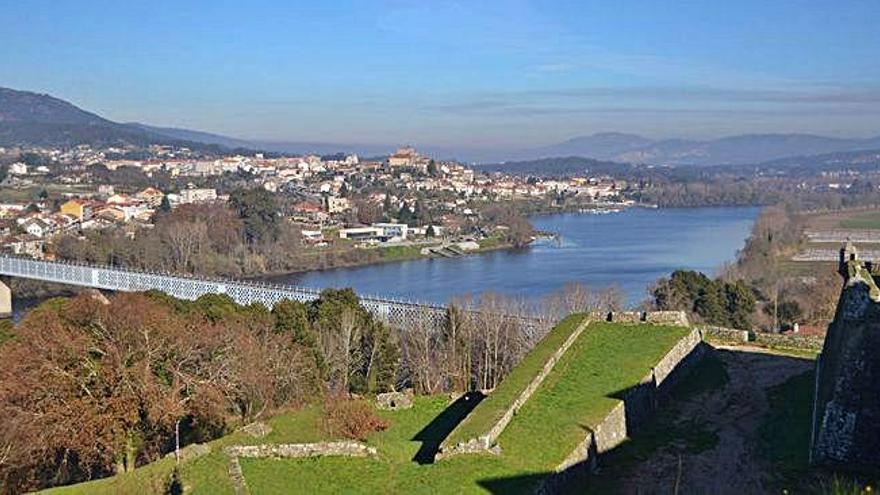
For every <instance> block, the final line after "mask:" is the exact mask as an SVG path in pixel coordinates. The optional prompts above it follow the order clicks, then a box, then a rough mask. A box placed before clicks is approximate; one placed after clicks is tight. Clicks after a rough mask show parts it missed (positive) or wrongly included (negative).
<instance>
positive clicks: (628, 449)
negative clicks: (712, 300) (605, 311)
mask: <svg viewBox="0 0 880 495" xmlns="http://www.w3.org/2000/svg"><path fill="white" fill-rule="evenodd" d="M698 352H699V354H698V355H695V356H689V357H688V359H692V358H693V361H692V366H689V367H684V368H678V369H676V370H675V371H674V372H673V373H672V375H670V376H669V377H668V378H667V380H666V381H664V382H663V384H662V385H661V386H660V387H659V389H658V390H656V391H654V390H652V388H653V387H654V384H653V383H652V382H651V383H642V384H638V385H635V386H632V387H629V388H627V389H624V390H620V391H618V392H615V393H613V394H610V397H614V398H617V399H620V400H622V401H623V402H624V405H625V406H624V407H625V409H626V415H625V419H626V434H627V435H628V436H630V438H629V439H628V440H626V441H624V442H623V443H622V444H620V445H618V446H617V447H615V448H613V449H610V450H608V451H606V452H603V453H602V454H598V455H597V450H596V446H595V436H594V444H593V445H592V446H591V448H590V451H591V452H590V453H591V455H590V460H589V461H584V462H581V463H578V464H575V465H573V466H571V467H570V468H568V469H566V470H565V471H562V472H546V473H528V474H523V475H521V476H511V477H506V478H497V479H485V480H481V481H479V485H480V486H481V487H483V488H484V489H486V490H487V491H489V492H491V493H496V494H506V493H532V492H534V491H535V490H536V489H537V488H539V487H541V488H543V489H544V490H543V491H545V492H547V493H602V494H605V493H616V492H619V491H621V488H622V487H621V484H622V482H623V481H624V480H633V478H632V476H633V475H634V471H633V469H634V468H635V467H636V466H637V465H639V463H642V462H645V461H647V460H650V459H651V458H652V457H654V456H656V455H657V454H658V453H659V452H660V451H661V449H664V448H672V449H673V450H674V451H676V452H677V453H679V454H680V455H684V456H698V455H700V454H701V453H703V452H706V451H709V450H711V449H713V448H715V447H716V446H717V445H718V443H719V437H718V435H717V430H718V428H719V427H720V425H713V424H709V423H707V422H702V421H697V420H693V419H691V420H686V419H684V418H681V417H679V410H678V404H680V403H683V402H684V401H689V400H700V397H702V396H703V394H705V393H710V392H713V391H717V390H723V389H724V388H725V387H726V386H727V384H728V382H729V381H731V380H732V379H737V378H739V377H730V376H729V375H728V371H727V369H726V367H725V364H724V360H723V359H722V357H723V356H724V355H725V354H726V353H730V352H733V351H727V350H717V349H713V348H711V347H710V346H708V345H706V344H701V348H700V350H699V351H698ZM737 352H739V351H737ZM751 356H752V359H753V360H758V361H763V360H767V362H771V361H772V362H775V363H785V362H789V361H791V362H794V361H803V360H802V359H799V358H793V357H786V356H779V355H770V354H752V355H751ZM809 378H810V377H809V374H807V377H806V378H803V377H799V376H795V377H794V378H793V379H792V381H791V383H790V384H787V385H788V387H789V388H792V387H796V388H803V387H799V386H798V384H799V383H798V382H799V381H803V380H805V379H806V380H807V381H809ZM804 394H806V395H805V396H804V397H800V395H804ZM810 394H811V390H810V389H809V388H808V387H807V388H806V389H804V390H796V391H794V395H797V396H798V399H799V400H800V403H799V405H798V406H797V407H793V408H792V409H796V411H785V412H782V411H780V412H781V413H782V414H780V415H779V416H780V417H776V416H774V415H772V414H771V415H769V416H768V417H767V418H764V421H765V424H764V425H762V426H763V428H760V429H759V431H756V432H754V435H755V437H756V438H762V440H764V441H766V440H768V439H767V438H764V437H765V435H766V429H767V426H766V423H767V422H773V421H774V420H775V421H779V422H782V423H785V422H788V423H795V424H790V425H789V428H788V431H786V432H785V434H782V435H779V434H777V435H772V437H773V438H770V439H769V440H770V441H771V443H773V444H776V445H774V446H776V447H777V448H782V449H783V450H785V451H787V452H788V453H792V451H794V450H796V451H797V455H805V454H806V448H807V445H808V442H809V434H810V423H809V413H810V411H811V408H810V407H806V406H809V405H810V404H811V399H812V397H811V395H810ZM789 400H792V401H793V399H792V398H789ZM793 402H794V401H793ZM792 405H794V404H792ZM802 406H803V407H805V410H803V411H802V410H801V409H802ZM786 413H788V414H786ZM804 420H806V421H804ZM774 426H777V425H774ZM581 428H582V429H583V430H584V437H585V438H586V436H587V435H588V434H589V433H591V429H590V428H589V427H587V426H585V425H581ZM771 428H773V427H771ZM761 430H764V431H761ZM795 430H796V431H795ZM792 436H793V437H796V440H795V439H790V438H787V437H792ZM792 440H794V441H793V442H792ZM789 442H791V443H793V445H787V444H789ZM779 444H781V445H779ZM772 447H773V446H771V445H767V446H766V447H765V448H769V449H770V450H771V451H772ZM801 451H803V452H801ZM536 455H539V454H538V453H536ZM770 457H771V459H769V460H770V461H771V462H773V461H776V462H778V461H779V460H781V459H780V457H783V458H784V455H783V456H780V455H779V454H776V455H773V456H770ZM596 459H598V461H599V462H598V465H597V463H596ZM774 464H775V462H774ZM643 481H645V482H647V486H640V487H638V488H637V490H639V491H641V492H644V493H655V492H658V491H659V492H661V493H664V492H669V493H671V492H672V491H673V490H674V487H673V485H670V486H668V487H665V486H663V485H664V481H662V480H643ZM673 481H674V480H673ZM635 482H636V484H637V485H641V484H642V482H641V481H639V480H635ZM719 482H722V481H721V480H719ZM767 488H768V489H769V488H770V487H767Z"/></svg>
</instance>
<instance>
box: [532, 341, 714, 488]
mask: <svg viewBox="0 0 880 495" xmlns="http://www.w3.org/2000/svg"><path fill="white" fill-rule="evenodd" d="M705 352H706V346H705V345H704V344H703V333H702V332H701V331H700V330H699V329H697V328H694V329H693V330H692V331H691V332H690V333H689V334H688V335H686V336H685V337H684V338H682V339H681V340H679V341H678V343H676V345H675V346H674V347H673V348H672V349H671V350H670V351H669V352H668V353H667V354H666V355H665V356H664V357H663V359H661V360H660V361H659V362H658V363H657V364H656V365H655V366H654V368H652V369H651V371H650V372H648V374H647V375H645V377H644V378H642V379H641V381H640V382H639V383H638V384H637V385H635V386H634V387H632V388H630V389H629V390H627V391H626V392H625V393H624V395H623V397H622V398H621V399H622V400H621V402H620V403H619V404H617V406H615V407H614V409H612V410H611V412H609V413H608V415H607V416H605V418H604V419H603V420H602V421H601V422H599V423H598V424H597V425H595V426H594V427H593V428H592V429H591V430H590V431H589V432H588V433H587V435H586V437H585V438H584V440H583V441H582V442H581V443H580V444H579V445H578V446H577V448H575V449H574V450H573V451H572V452H571V454H569V456H568V457H567V458H566V459H565V460H564V461H563V462H562V463H560V464H559V466H557V467H556V472H555V473H554V474H553V475H551V476H549V477H548V478H547V479H546V480H545V481H544V482H543V483H542V484H541V486H540V487H539V489H538V493H557V492H560V491H563V490H562V489H563V487H565V486H566V485H567V484H568V483H569V481H571V479H572V478H575V477H578V476H581V475H583V474H584V473H589V472H591V471H593V470H595V469H596V467H597V466H598V462H599V458H600V456H601V454H603V453H605V452H608V451H609V450H611V449H613V448H615V447H617V446H618V445H620V444H621V443H623V442H624V441H625V440H626V439H627V437H629V436H630V435H632V434H634V433H635V432H637V431H638V429H639V428H640V427H641V426H642V425H644V424H645V423H646V422H648V421H649V420H650V419H651V418H652V417H653V415H654V413H655V412H656V410H657V407H658V405H659V403H660V402H662V399H663V398H664V396H665V395H666V394H667V393H668V392H669V390H670V389H671V388H672V385H673V384H674V383H675V382H676V381H677V379H678V378H679V377H680V376H681V375H683V374H684V373H686V371H687V370H688V369H689V368H690V367H692V366H693V365H694V364H695V363H696V362H698V361H699V360H700V359H701V358H702V357H703V356H704V355H705Z"/></svg>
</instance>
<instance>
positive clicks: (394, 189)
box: [0, 145, 632, 259]
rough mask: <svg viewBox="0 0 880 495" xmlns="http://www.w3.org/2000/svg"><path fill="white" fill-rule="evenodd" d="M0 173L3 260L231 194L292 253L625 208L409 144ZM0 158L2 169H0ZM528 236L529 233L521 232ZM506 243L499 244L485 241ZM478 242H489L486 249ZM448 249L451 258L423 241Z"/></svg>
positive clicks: (572, 182)
mask: <svg viewBox="0 0 880 495" xmlns="http://www.w3.org/2000/svg"><path fill="white" fill-rule="evenodd" d="M0 157H4V159H5V162H6V166H5V169H6V176H5V179H4V180H3V182H2V186H3V191H4V194H3V197H2V198H0V235H2V249H3V250H4V251H5V252H7V253H12V254H16V255H24V256H30V257H34V258H46V259H53V258H54V257H55V254H56V249H54V247H53V244H54V243H56V241H57V240H58V239H59V238H61V237H63V236H68V237H70V236H73V237H76V236H82V235H84V234H86V233H88V232H89V231H98V230H107V229H121V230H123V231H124V232H125V233H126V235H127V236H129V237H131V238H135V237H136V236H137V235H138V232H139V231H141V230H142V229H151V228H153V227H154V220H155V218H156V216H157V213H162V212H166V213H167V212H171V211H174V210H177V209H178V208H180V207H182V206H183V205H206V204H209V205H218V204H225V203H227V202H228V201H229V195H230V193H231V192H232V191H233V190H235V189H240V188H259V189H262V190H265V191H266V192H268V193H271V194H272V195H274V196H275V197H276V198H279V200H280V201H279V211H278V214H279V215H280V216H282V217H283V220H284V222H285V223H287V224H288V225H291V226H294V227H295V228H296V229H297V230H298V233H299V242H300V244H301V246H302V247H303V248H307V249H311V248H315V249H320V248H323V247H327V246H329V245H331V244H334V243H336V244H338V243H347V244H350V245H353V246H355V247H360V248H369V247H382V246H419V245H424V246H428V248H426V249H422V250H421V254H422V255H440V256H442V255H458V254H461V253H463V252H467V251H472V250H477V249H480V248H481V246H482V247H485V246H487V245H489V244H491V245H493V246H495V245H498V244H525V243H528V242H529V239H528V238H523V237H522V234H519V235H520V237H519V238H517V239H514V238H512V237H510V235H509V233H508V232H505V231H509V230H510V228H511V225H505V224H504V223H497V222H496V223H493V221H494V220H497V218H494V217H493V215H487V214H486V211H485V210H486V209H487V208H497V207H498V205H503V204H511V205H512V204H518V203H520V202H532V203H536V204H538V205H541V206H545V205H546V206H549V207H555V208H557V209H558V208H561V207H563V206H564V205H565V204H577V205H579V207H593V208H602V207H604V208H609V207H619V206H625V205H628V204H631V203H632V202H631V201H626V200H624V199H623V196H622V195H621V191H622V190H623V189H624V188H625V187H626V183H625V182H622V181H620V180H614V179H613V178H610V177H607V176H600V177H573V178H566V179H559V180H554V179H534V178H526V177H521V176H515V175H509V174H504V173H483V172H480V171H478V170H475V169H473V168H469V167H468V166H466V165H464V164H462V163H458V162H455V161H435V160H433V159H431V158H430V157H428V156H426V155H424V154H422V153H420V152H419V151H417V150H416V149H414V148H413V147H409V146H407V147H402V148H399V149H398V150H396V151H395V152H394V153H392V154H390V155H389V156H387V157H381V158H371V159H362V158H360V157H358V156H357V155H354V154H349V155H345V154H338V155H333V156H323V157H322V156H318V155H301V156H279V155H273V156H270V155H268V154H263V153H251V154H225V155H224V154H217V155H211V154H205V153H203V152H193V151H191V150H189V149H186V148H175V147H172V146H159V145H153V146H150V147H149V148H147V149H131V148H113V147H110V148H104V149H95V148H92V147H90V146H88V145H81V146H76V147H74V148H71V149H66V150H62V149H45V148H30V149H26V150H21V149H15V150H12V149H0ZM0 163H2V162H0ZM527 234H530V233H527ZM499 236H500V237H506V239H505V241H504V242H500V243H499V242H495V241H496V240H497V238H499ZM487 240H490V242H487ZM437 245H441V246H444V247H445V246H452V247H453V249H452V251H449V250H438V249H432V248H431V246H435V247H436V246H437Z"/></svg>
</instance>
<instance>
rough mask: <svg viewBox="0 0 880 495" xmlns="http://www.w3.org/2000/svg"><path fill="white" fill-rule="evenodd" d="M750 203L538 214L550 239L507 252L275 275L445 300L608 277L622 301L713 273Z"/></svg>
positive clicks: (745, 229)
mask: <svg viewBox="0 0 880 495" xmlns="http://www.w3.org/2000/svg"><path fill="white" fill-rule="evenodd" d="M758 212H759V209H758V208H751V207H749V208H681V209H654V210H651V209H642V208H633V209H628V210H624V211H622V212H620V213H613V214H605V215H591V214H578V213H571V214H559V215H549V216H539V217H534V218H533V219H532V223H533V224H534V225H535V227H537V228H538V229H540V230H545V231H550V232H556V233H558V234H560V236H561V239H560V241H558V242H557V241H543V240H542V241H539V242H538V243H536V244H535V245H533V246H531V247H529V248H526V249H522V250H515V251H513V250H511V251H497V252H492V253H486V254H480V255H473V256H465V257H462V258H454V259H421V260H413V261H405V262H400V263H387V264H381V265H372V266H363V267H356V268H339V269H332V270H322V271H316V272H308V273H300V274H293V275H286V276H283V277H275V278H273V280H275V281H279V282H286V283H290V284H296V285H305V286H309V287H318V288H324V287H353V288H354V289H355V290H356V291H357V292H358V293H360V294H365V295H366V294H380V295H388V296H394V297H398V298H411V299H417V300H421V301H430V302H436V303H445V302H447V301H448V300H449V298H450V297H452V296H456V295H463V294H466V293H472V294H478V293H481V292H485V291H494V292H501V293H505V294H510V295H522V296H529V297H537V296H542V295H545V294H547V293H550V292H553V291H555V290H557V289H559V288H561V287H562V286H564V285H565V284H566V283H568V282H579V283H582V284H584V285H588V286H590V287H596V288H599V287H608V286H610V285H614V284H616V285H618V286H619V287H620V288H621V289H622V290H623V291H624V292H625V293H626V295H627V298H628V299H629V302H630V303H637V302H639V301H641V300H643V299H644V298H645V297H647V292H646V290H647V287H648V285H649V284H651V283H652V282H653V281H655V280H656V279H657V278H659V277H662V276H666V275H669V273H670V272H672V271H673V270H676V269H680V268H683V269H691V270H699V271H702V272H704V273H706V274H714V273H715V272H716V271H717V269H718V268H719V267H720V266H721V265H722V264H723V263H724V262H726V261H731V260H733V259H734V257H735V255H736V252H737V250H739V249H741V248H742V246H743V243H744V241H745V239H746V237H748V235H749V232H750V229H751V227H752V223H753V222H754V220H755V218H756V217H757V215H758Z"/></svg>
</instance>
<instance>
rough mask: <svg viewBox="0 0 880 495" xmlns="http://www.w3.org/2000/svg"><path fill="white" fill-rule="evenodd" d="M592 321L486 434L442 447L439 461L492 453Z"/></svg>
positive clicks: (555, 355)
mask: <svg viewBox="0 0 880 495" xmlns="http://www.w3.org/2000/svg"><path fill="white" fill-rule="evenodd" d="M591 321H592V319H591V318H590V317H587V318H585V319H584V321H582V322H581V323H580V325H578V327H577V329H575V331H574V332H572V333H571V335H569V336H568V338H567V339H565V342H563V343H562V345H561V346H559V349H557V350H556V352H554V353H553V355H551V356H550V358H549V359H548V360H547V362H546V363H544V367H543V368H541V371H540V372H539V373H538V374H537V375H536V376H535V378H533V379H532V381H531V382H529V384H528V385H527V386H526V388H525V389H523V391H522V392H521V393H520V394H519V396H518V397H517V398H516V400H514V401H513V404H511V405H510V407H509V408H507V410H506V411H505V412H504V414H503V415H502V416H501V418H500V419H499V420H498V421H497V422H496V423H495V424H494V425H493V426H492V428H490V429H489V431H487V432H486V433H485V434H483V435H480V436H479V437H477V438H472V439H470V440H467V441H465V442H459V443H458V444H455V445H453V446H451V447H445V448H444V447H441V449H440V451H439V452H438V453H437V457H436V458H437V459H438V460H439V459H443V458H446V457H451V456H454V455H458V454H473V453H478V452H489V451H492V448H493V447H494V446H495V443H496V441H497V440H498V437H499V436H501V433H502V432H503V431H504V429H505V428H507V425H508V424H510V421H511V420H513V417H514V416H515V415H516V413H517V411H519V410H520V408H521V407H522V406H523V404H525V403H526V401H527V400H529V398H530V397H531V396H532V394H534V393H535V391H536V390H538V387H540V386H541V383H543V382H544V379H545V378H547V375H549V374H550V372H551V371H553V367H554V366H556V363H557V362H558V361H559V359H560V358H562V356H563V355H564V354H565V352H566V351H568V349H569V348H570V347H571V346H572V344H574V342H575V341H576V340H577V339H578V337H580V335H581V332H583V331H584V329H585V328H587V326H589V324H590V323H591Z"/></svg>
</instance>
